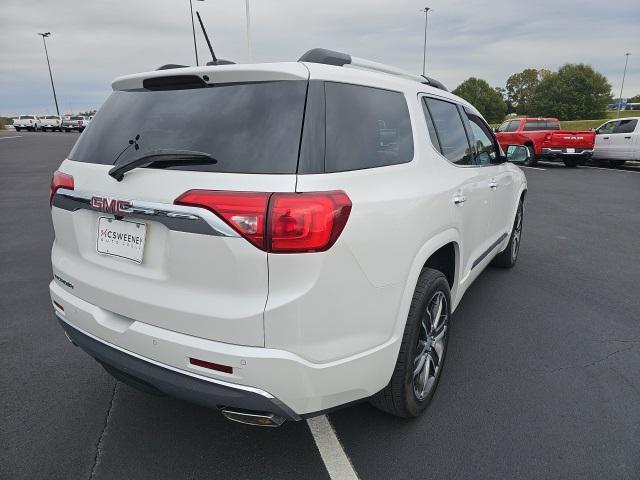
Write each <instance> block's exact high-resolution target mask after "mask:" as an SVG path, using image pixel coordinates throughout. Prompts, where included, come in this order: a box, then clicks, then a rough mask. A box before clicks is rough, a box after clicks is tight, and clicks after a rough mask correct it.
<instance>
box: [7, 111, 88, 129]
mask: <svg viewBox="0 0 640 480" xmlns="http://www.w3.org/2000/svg"><path fill="white" fill-rule="evenodd" d="M92 118H93V117H87V116H83V115H66V116H64V117H61V116H58V115H43V116H39V115H20V116H19V117H17V118H14V119H13V128H15V130H16V132H20V131H22V130H27V131H30V132H37V131H38V130H41V131H43V132H46V131H47V130H48V131H51V132H54V131H56V130H57V131H58V132H62V131H63V130H64V131H65V132H70V131H71V130H76V131H78V132H82V131H83V130H84V129H85V128H87V127H88V126H89V123H91V119H92Z"/></svg>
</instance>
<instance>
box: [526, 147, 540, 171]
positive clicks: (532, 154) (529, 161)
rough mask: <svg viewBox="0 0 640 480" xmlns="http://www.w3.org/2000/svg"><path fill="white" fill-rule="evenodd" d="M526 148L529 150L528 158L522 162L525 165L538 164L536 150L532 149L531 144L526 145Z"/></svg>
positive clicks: (533, 165)
mask: <svg viewBox="0 0 640 480" xmlns="http://www.w3.org/2000/svg"><path fill="white" fill-rule="evenodd" d="M526 147H527V150H529V158H528V159H527V161H526V162H524V163H523V165H524V166H525V167H535V166H536V165H537V164H538V159H537V158H536V152H535V151H534V150H533V148H532V147H531V145H526Z"/></svg>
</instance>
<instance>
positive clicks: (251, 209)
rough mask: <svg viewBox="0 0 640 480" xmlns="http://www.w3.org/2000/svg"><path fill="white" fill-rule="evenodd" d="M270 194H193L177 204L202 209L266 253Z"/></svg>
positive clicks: (196, 191) (182, 198)
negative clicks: (209, 211) (266, 229)
mask: <svg viewBox="0 0 640 480" xmlns="http://www.w3.org/2000/svg"><path fill="white" fill-rule="evenodd" d="M270 195H271V194H269V193H260V192H258V193H253V192H218V191H211V190H189V191H188V192H185V193H183V194H182V195H180V197H178V198H177V199H176V201H175V203H176V204H177V205H188V206H191V207H202V208H206V209H208V210H211V211H212V212H213V213H215V214H216V215H218V216H219V217H220V218H222V219H223V220H224V221H225V222H227V223H228V224H229V225H231V227H233V228H234V229H235V230H236V231H237V232H238V233H239V234H240V235H242V236H243V237H245V238H246V239H247V240H249V241H250V242H251V243H253V244H254V245H255V246H256V247H258V248H259V249H261V250H265V236H264V232H265V224H266V214H267V203H268V202H269V196H270Z"/></svg>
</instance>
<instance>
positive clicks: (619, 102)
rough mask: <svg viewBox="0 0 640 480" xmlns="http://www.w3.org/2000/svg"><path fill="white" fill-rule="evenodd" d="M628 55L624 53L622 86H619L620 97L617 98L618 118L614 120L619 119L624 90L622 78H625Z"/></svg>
mask: <svg viewBox="0 0 640 480" xmlns="http://www.w3.org/2000/svg"><path fill="white" fill-rule="evenodd" d="M629 55H631V54H630V53H625V54H624V56H625V57H626V58H625V61H624V73H623V74H622V85H620V96H619V97H618V116H617V117H616V118H620V109H621V108H622V89H623V88H624V77H626V76H627V63H629Z"/></svg>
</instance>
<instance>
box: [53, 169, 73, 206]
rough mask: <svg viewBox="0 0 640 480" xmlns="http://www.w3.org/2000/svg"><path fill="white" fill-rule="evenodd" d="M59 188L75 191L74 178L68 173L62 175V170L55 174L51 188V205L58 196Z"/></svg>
mask: <svg viewBox="0 0 640 480" xmlns="http://www.w3.org/2000/svg"><path fill="white" fill-rule="evenodd" d="M59 188H66V189H68V190H73V177H72V176H71V175H69V174H67V173H62V172H61V171H60V170H56V171H55V172H53V178H52V179H51V188H50V190H49V205H51V203H53V196H54V195H55V194H56V192H57V191H58V189H59Z"/></svg>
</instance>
